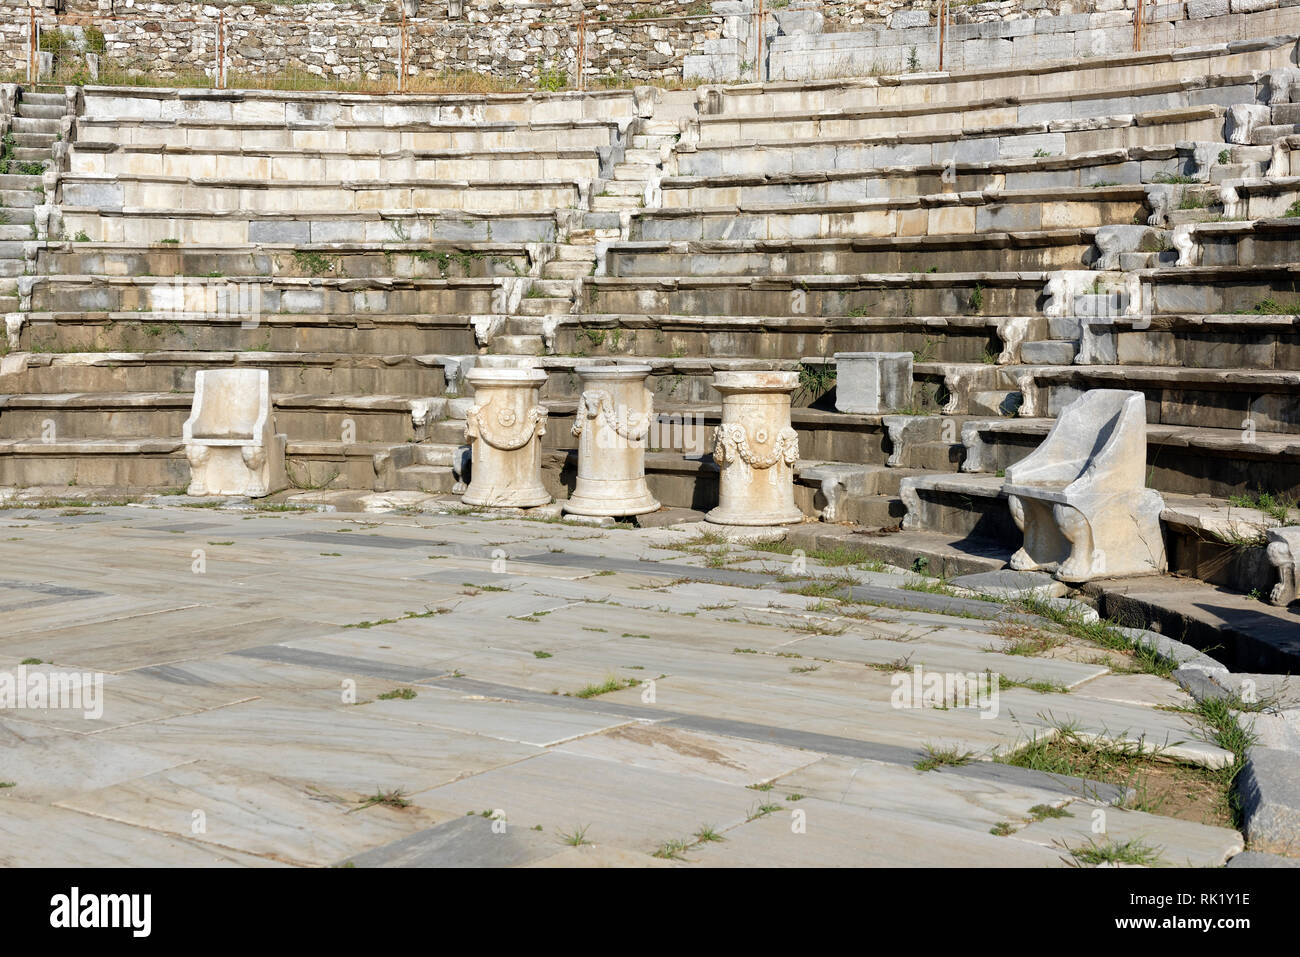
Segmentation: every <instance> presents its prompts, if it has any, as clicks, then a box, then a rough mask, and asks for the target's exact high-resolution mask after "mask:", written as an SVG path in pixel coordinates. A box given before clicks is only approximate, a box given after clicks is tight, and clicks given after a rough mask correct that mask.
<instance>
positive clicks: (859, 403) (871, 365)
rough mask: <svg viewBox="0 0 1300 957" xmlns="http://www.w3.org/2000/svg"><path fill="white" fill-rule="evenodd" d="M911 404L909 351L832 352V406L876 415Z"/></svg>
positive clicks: (910, 354)
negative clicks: (833, 386) (833, 366)
mask: <svg viewBox="0 0 1300 957" xmlns="http://www.w3.org/2000/svg"><path fill="white" fill-rule="evenodd" d="M911 404H912V353H910V352H837V353H835V408H836V410H838V411H840V412H856V413H860V414H863V415H875V414H878V413H881V412H893V411H895V410H897V409H905V408H907V407H908V406H910V405H911Z"/></svg>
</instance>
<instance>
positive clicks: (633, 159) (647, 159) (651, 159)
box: [620, 149, 661, 169]
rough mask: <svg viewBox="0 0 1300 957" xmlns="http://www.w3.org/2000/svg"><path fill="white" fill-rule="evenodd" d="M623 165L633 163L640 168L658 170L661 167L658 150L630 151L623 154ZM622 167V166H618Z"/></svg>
mask: <svg viewBox="0 0 1300 957" xmlns="http://www.w3.org/2000/svg"><path fill="white" fill-rule="evenodd" d="M623 161H624V163H634V164H639V165H641V166H649V167H653V168H656V169H657V168H658V167H659V166H660V165H661V160H660V156H659V150H657V149H630V150H627V151H625V152H624V154H623ZM620 165H622V164H620Z"/></svg>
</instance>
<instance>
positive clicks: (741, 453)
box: [705, 372, 803, 525]
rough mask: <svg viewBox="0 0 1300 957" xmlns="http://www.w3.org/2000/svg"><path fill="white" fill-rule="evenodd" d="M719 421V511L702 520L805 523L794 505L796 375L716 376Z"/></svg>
mask: <svg viewBox="0 0 1300 957" xmlns="http://www.w3.org/2000/svg"><path fill="white" fill-rule="evenodd" d="M713 387H714V388H715V389H717V390H718V391H719V392H721V393H722V423H721V424H720V425H719V426H718V428H717V431H716V432H715V433H714V437H713V461H714V462H716V463H717V465H718V467H719V468H720V469H721V470H722V474H721V476H720V477H719V480H718V507H717V508H715V509H713V510H712V511H711V512H709V513H708V515H706V516H705V518H706V519H707V520H708V521H710V522H714V523H716V524H718V525H786V524H789V523H791V522H799V521H802V520H803V513H802V512H800V511H799V507H798V506H797V505H795V503H794V466H795V463H796V462H797V461H798V460H799V434H798V433H797V432H795V430H794V429H793V428H792V427H791V425H790V393H792V392H793V391H794V390H795V389H796V388H798V387H799V374H798V373H797V372H715V373H714V374H713Z"/></svg>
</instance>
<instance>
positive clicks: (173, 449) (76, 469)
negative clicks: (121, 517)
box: [0, 436, 190, 488]
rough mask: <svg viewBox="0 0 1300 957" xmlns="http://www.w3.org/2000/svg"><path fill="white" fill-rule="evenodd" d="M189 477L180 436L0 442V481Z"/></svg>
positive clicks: (145, 484) (151, 484)
mask: <svg viewBox="0 0 1300 957" xmlns="http://www.w3.org/2000/svg"><path fill="white" fill-rule="evenodd" d="M189 479H190V466H189V462H188V461H186V458H185V452H184V447H183V445H182V443H181V440H180V437H179V436H178V437H176V438H174V439H162V438H137V439H125V438H123V439H111V438H87V439H77V440H68V441H53V442H46V441H42V440H41V439H40V438H34V439H32V440H30V441H23V442H19V441H13V440H5V441H0V485H14V486H19V487H26V486H32V485H58V486H65V487H72V486H76V487H85V486H119V487H130V488H177V487H180V486H183V485H186V484H188V483H189Z"/></svg>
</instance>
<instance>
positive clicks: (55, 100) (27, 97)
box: [18, 90, 68, 108]
mask: <svg viewBox="0 0 1300 957" xmlns="http://www.w3.org/2000/svg"><path fill="white" fill-rule="evenodd" d="M67 103H68V98H67V96H66V95H65V94H63V93H42V92H38V91H36V90H23V93H22V97H21V99H20V100H19V102H18V105H19V106H23V105H29V106H57V107H60V108H63V107H66V106H67Z"/></svg>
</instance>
